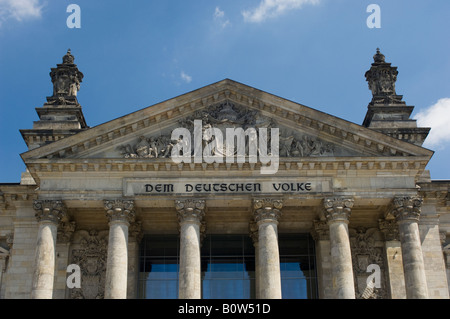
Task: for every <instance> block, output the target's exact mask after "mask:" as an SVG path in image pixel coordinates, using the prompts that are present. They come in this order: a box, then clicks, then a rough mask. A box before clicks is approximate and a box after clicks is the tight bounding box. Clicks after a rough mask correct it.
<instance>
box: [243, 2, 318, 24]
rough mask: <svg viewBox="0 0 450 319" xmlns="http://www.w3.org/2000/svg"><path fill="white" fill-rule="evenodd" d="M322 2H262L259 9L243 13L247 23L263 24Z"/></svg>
mask: <svg viewBox="0 0 450 319" xmlns="http://www.w3.org/2000/svg"><path fill="white" fill-rule="evenodd" d="M319 2H320V0H261V3H260V4H259V6H258V7H256V8H254V9H251V10H246V11H242V15H243V16H244V20H245V21H247V22H263V21H264V20H266V19H268V18H274V17H277V16H279V15H281V14H283V13H285V12H287V11H288V10H295V9H301V8H302V7H303V5H305V4H318V3H319Z"/></svg>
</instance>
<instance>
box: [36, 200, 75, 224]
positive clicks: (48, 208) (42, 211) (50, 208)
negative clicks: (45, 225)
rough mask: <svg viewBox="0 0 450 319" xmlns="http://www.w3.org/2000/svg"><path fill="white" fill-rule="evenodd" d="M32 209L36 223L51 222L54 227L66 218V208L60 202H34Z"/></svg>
mask: <svg viewBox="0 0 450 319" xmlns="http://www.w3.org/2000/svg"><path fill="white" fill-rule="evenodd" d="M33 208H34V210H35V211H36V213H35V215H34V216H35V217H36V219H37V221H38V222H45V221H46V222H51V223H54V224H56V225H58V223H59V222H60V221H61V220H62V219H64V218H65V217H66V216H67V212H66V206H65V205H64V203H63V202H62V201H60V200H35V201H34V202H33Z"/></svg>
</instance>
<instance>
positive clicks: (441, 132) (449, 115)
mask: <svg viewBox="0 0 450 319" xmlns="http://www.w3.org/2000/svg"><path fill="white" fill-rule="evenodd" d="M416 119H417V125H418V126H420V127H431V131H430V134H429V135H428V137H427V139H426V140H425V145H427V146H434V147H436V146H438V147H443V146H444V145H443V144H445V143H448V142H450V129H449V123H450V98H443V99H440V100H439V101H437V103H436V104H434V105H432V106H430V107H429V108H427V109H425V110H423V111H421V112H419V113H418V114H417V115H416Z"/></svg>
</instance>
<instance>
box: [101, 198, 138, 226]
mask: <svg viewBox="0 0 450 319" xmlns="http://www.w3.org/2000/svg"><path fill="white" fill-rule="evenodd" d="M104 206H105V210H106V217H107V218H108V221H109V222H110V223H111V222H123V223H128V224H131V223H133V222H134V220H135V217H136V213H135V211H134V201H132V200H105V201H104Z"/></svg>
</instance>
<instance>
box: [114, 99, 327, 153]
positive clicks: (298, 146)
mask: <svg viewBox="0 0 450 319" xmlns="http://www.w3.org/2000/svg"><path fill="white" fill-rule="evenodd" d="M196 120H201V121H202V136H203V147H204V146H206V145H207V144H210V143H214V141H215V136H214V135H212V136H208V134H205V132H206V131H207V130H208V129H210V128H217V129H219V130H220V131H221V132H223V135H224V136H225V132H226V129H228V128H231V129H236V128H242V129H243V130H244V131H245V130H247V129H249V128H254V129H255V130H256V132H258V129H260V128H266V129H271V128H279V129H280V145H279V154H280V156H281V157H311V156H312V157H314V156H333V155H334V146H333V145H332V144H329V143H325V142H324V141H322V140H321V139H319V138H315V137H311V136H308V135H306V134H302V133H301V132H290V130H287V129H285V128H283V127H279V125H278V124H277V123H276V121H275V120H274V119H272V118H269V117H266V116H263V115H262V114H261V113H260V112H259V111H257V110H250V109H247V108H244V107H241V106H236V105H234V104H233V103H231V102H229V101H226V102H225V103H222V104H218V105H213V106H210V107H209V108H207V109H205V110H201V111H197V112H195V113H194V115H192V116H189V117H187V118H185V119H183V120H180V121H179V122H178V124H179V125H180V127H183V128H186V129H188V130H189V131H190V132H194V121H196ZM249 138H250V136H247V137H246V139H247V141H246V154H247V155H248V145H249V143H248V139H249ZM257 138H258V137H257ZM268 139H269V140H268V141H267V144H268V145H271V143H270V135H269V136H268ZM179 142H180V141H179V140H172V136H171V135H169V134H167V135H161V136H150V137H146V136H140V137H139V140H138V141H137V142H136V143H135V144H126V145H121V146H119V147H118V150H119V151H120V153H121V155H122V156H123V157H124V158H170V157H171V152H172V148H173V147H174V146H175V145H177V143H179ZM214 151H215V152H221V153H222V151H221V150H220V148H218V147H216V148H215V150H214ZM234 154H236V150H234V151H230V150H225V146H224V150H223V154H220V155H227V156H232V155H234Z"/></svg>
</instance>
